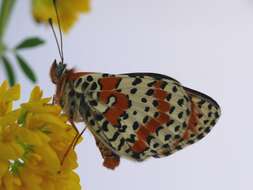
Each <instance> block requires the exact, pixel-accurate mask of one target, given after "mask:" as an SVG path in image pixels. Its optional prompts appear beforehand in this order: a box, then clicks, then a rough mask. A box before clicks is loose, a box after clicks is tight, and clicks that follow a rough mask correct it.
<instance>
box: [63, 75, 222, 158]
mask: <svg viewBox="0 0 253 190" xmlns="http://www.w3.org/2000/svg"><path fill="white" fill-rule="evenodd" d="M63 102H64V103H63V104H64V108H65V110H66V111H67V112H69V114H70V115H73V117H74V119H75V120H82V119H83V120H84V121H85V122H86V123H87V124H88V127H89V129H90V130H91V132H92V133H93V134H94V135H95V136H96V137H97V138H98V139H99V140H101V141H102V142H103V143H104V144H105V145H106V146H107V147H108V148H110V149H111V150H112V151H113V152H115V153H116V154H118V155H120V156H125V157H128V158H132V159H135V160H138V161H141V160H145V159H146V158H148V157H151V156H153V157H162V156H167V155H170V154H172V153H173V152H175V151H177V150H179V149H182V148H184V147H185V146H187V145H189V144H193V143H194V142H196V141H198V140H200V139H201V138H203V137H204V136H205V135H206V134H207V133H208V132H209V131H210V129H211V128H212V126H214V124H215V122H216V120H217V119H218V117H219V116H220V109H219V106H218V104H217V103H216V102H215V101H214V100H212V99H211V98H210V97H208V96H206V95H204V94H201V93H199V92H197V91H194V90H191V89H188V88H185V87H183V86H181V84H180V83H179V82H178V81H176V80H174V79H172V78H170V77H167V76H164V75H158V74H153V73H130V74H122V75H110V74H101V73H89V74H85V75H83V76H82V77H80V78H78V79H76V80H73V81H68V84H67V85H66V88H65V95H64V98H63ZM70 112H71V113H70Z"/></svg>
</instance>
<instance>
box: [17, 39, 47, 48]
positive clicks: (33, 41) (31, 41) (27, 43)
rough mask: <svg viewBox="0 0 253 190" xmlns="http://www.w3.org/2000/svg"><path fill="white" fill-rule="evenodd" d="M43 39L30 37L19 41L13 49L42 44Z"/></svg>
mask: <svg viewBox="0 0 253 190" xmlns="http://www.w3.org/2000/svg"><path fill="white" fill-rule="evenodd" d="M44 43H45V41H44V40H42V39H41V38H38V37H30V38H27V39H25V40H23V41H22V42H20V43H19V44H18V45H17V46H16V47H15V49H24V48H32V47H36V46H39V45H42V44H44Z"/></svg>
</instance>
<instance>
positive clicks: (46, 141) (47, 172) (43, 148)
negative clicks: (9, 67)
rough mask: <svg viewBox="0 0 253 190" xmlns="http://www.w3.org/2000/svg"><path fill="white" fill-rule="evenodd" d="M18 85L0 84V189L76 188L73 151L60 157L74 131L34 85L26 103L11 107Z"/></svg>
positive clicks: (18, 88) (55, 189) (40, 189)
mask: <svg viewBox="0 0 253 190" xmlns="http://www.w3.org/2000/svg"><path fill="white" fill-rule="evenodd" d="M19 95H20V86H19V85H16V86H13V87H12V88H9V86H8V84H7V82H4V83H3V84H2V85H1V86H0V109H1V113H0V151H1V154H0V190H27V189H29V190H30V189H31V190H44V189H48V190H80V189H81V187H80V182H79V177H78V175H77V174H76V173H75V172H74V169H75V168H77V166H78V164H77V156H76V153H75V152H74V151H73V150H71V151H70V152H69V154H68V156H67V157H66V160H65V162H64V163H63V165H61V160H62V158H63V156H64V154H65V152H66V150H67V148H68V146H69V145H70V143H71V141H72V140H73V138H74V137H75V135H76V133H75V130H74V129H73V128H72V127H71V126H70V125H68V124H67V119H66V117H65V116H64V115H61V108H60V107H58V106H56V105H51V104H49V101H50V98H42V91H41V90H40V88H39V87H35V88H34V89H33V91H32V93H31V96H30V99H29V101H28V102H26V103H23V104H21V107H20V108H18V109H15V110H12V106H11V105H12V103H13V101H14V100H17V99H18V98H19Z"/></svg>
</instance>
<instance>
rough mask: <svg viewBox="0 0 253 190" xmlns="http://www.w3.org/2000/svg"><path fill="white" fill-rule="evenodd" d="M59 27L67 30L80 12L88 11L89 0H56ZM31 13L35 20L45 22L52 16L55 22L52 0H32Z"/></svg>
mask: <svg viewBox="0 0 253 190" xmlns="http://www.w3.org/2000/svg"><path fill="white" fill-rule="evenodd" d="M56 6H57V9H58V12H59V17H60V22H61V27H62V30H63V31H64V32H67V31H68V30H69V29H70V28H71V27H72V26H73V24H74V23H75V21H76V20H77V19H78V17H79V14H80V13H85V12H89V10H90V0H72V1H70V0H56ZM32 13H33V17H34V19H35V20H36V21H37V22H46V23H48V19H49V18H52V20H53V23H57V22H56V13H55V10H54V7H53V0H32Z"/></svg>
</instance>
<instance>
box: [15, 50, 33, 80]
mask: <svg viewBox="0 0 253 190" xmlns="http://www.w3.org/2000/svg"><path fill="white" fill-rule="evenodd" d="M16 59H17V62H18V64H19V66H20V68H21V70H22V71H23V73H24V74H25V75H26V76H27V77H28V78H29V79H30V80H31V81H32V82H33V83H35V82H36V81H37V79H36V76H35V74H34V72H33V70H32V68H31V67H30V66H29V65H28V63H27V62H26V61H25V59H24V58H23V57H21V56H20V55H18V54H16Z"/></svg>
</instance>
